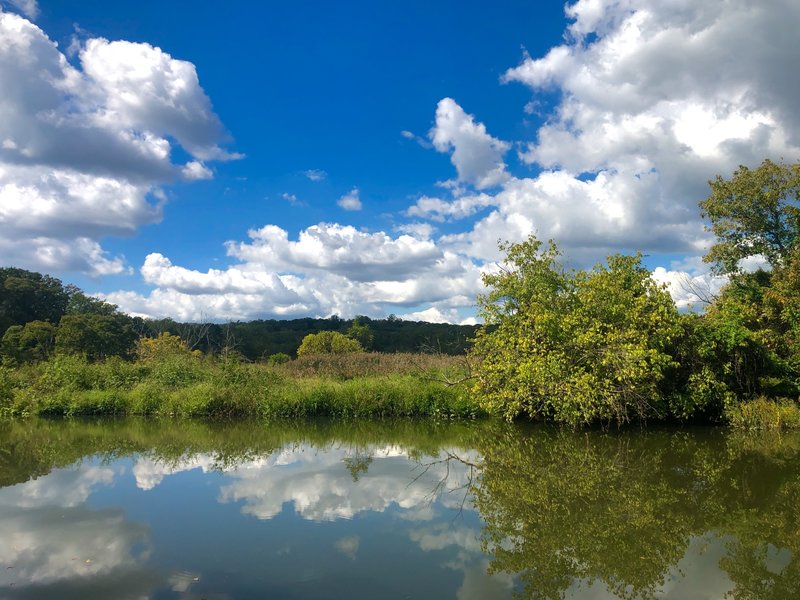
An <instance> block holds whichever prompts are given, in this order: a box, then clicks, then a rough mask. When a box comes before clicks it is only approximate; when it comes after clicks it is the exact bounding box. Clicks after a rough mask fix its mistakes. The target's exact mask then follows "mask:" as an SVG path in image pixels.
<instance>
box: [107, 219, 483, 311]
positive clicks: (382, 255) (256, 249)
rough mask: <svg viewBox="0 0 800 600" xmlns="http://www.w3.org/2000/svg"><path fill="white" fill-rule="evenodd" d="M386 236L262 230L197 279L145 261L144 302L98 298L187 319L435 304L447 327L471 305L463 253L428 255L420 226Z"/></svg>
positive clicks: (332, 227) (329, 229)
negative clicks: (232, 261)
mask: <svg viewBox="0 0 800 600" xmlns="http://www.w3.org/2000/svg"><path fill="white" fill-rule="evenodd" d="M412 229H413V230H414V231H413V233H414V234H415V235H408V234H402V235H399V236H397V237H393V236H391V235H390V234H387V233H385V232H380V231H379V232H375V233H370V232H364V231H359V230H357V229H355V228H354V227H350V226H342V225H337V224H330V223H320V224H318V225H314V226H311V227H308V228H307V229H305V230H303V231H301V232H300V234H299V235H298V238H297V240H290V239H289V234H288V232H287V231H285V230H284V229H281V228H280V227H277V226H275V225H267V226H265V227H262V228H261V229H258V230H253V231H250V238H251V241H250V242H249V243H248V242H229V243H228V244H227V252H228V255H229V256H232V257H234V258H236V259H238V260H239V261H240V262H239V263H238V264H236V265H234V266H231V267H228V268H227V269H224V270H219V269H211V270H209V271H207V272H200V271H196V270H190V269H185V268H183V267H179V266H176V265H173V264H172V262H171V261H170V260H169V259H168V258H167V257H165V256H163V255H161V254H158V253H153V254H150V255H149V256H147V258H146V259H145V262H144V265H143V266H142V268H141V272H142V275H143V277H144V279H145V281H146V282H147V283H149V284H151V285H154V286H157V287H156V289H155V290H153V291H152V292H151V293H150V294H148V295H146V296H145V295H141V294H136V293H131V292H115V293H112V294H107V295H105V296H104V298H105V299H107V300H109V301H111V302H113V303H115V304H117V305H118V306H119V307H120V308H122V309H123V310H125V311H128V312H130V313H133V314H137V315H142V316H150V317H162V316H173V317H180V318H182V319H188V320H199V319H217V320H225V319H242V320H247V319H253V318H270V317H291V316H307V315H314V316H319V317H324V316H329V315H332V314H337V315H340V316H343V317H352V316H355V315H359V314H369V315H376V314H377V315H385V314H388V312H400V313H401V314H402V313H404V312H406V311H409V314H411V316H412V317H413V316H414V314H416V313H413V314H412V313H411V312H410V311H411V308H410V307H415V306H418V305H422V304H426V303H432V302H433V303H438V304H439V308H440V309H441V310H442V311H443V312H441V313H440V314H442V315H450V316H452V317H453V318H454V319H455V320H460V319H459V317H458V311H457V309H458V308H463V307H472V306H473V304H474V302H475V295H476V294H477V293H478V291H479V290H480V289H481V273H482V269H481V267H480V266H478V265H477V264H476V263H475V262H474V261H473V260H471V259H470V258H469V257H467V256H465V255H463V254H457V253H455V252H452V251H449V250H443V249H441V248H438V247H437V246H436V244H435V243H434V242H433V241H431V240H430V239H429V235H430V232H431V230H430V228H426V227H421V228H420V227H414V228H412Z"/></svg>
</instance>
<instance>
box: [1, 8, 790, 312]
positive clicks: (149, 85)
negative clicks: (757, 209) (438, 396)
mask: <svg viewBox="0 0 800 600" xmlns="http://www.w3.org/2000/svg"><path fill="white" fill-rule="evenodd" d="M0 7H1V10H2V11H3V12H0V89H3V90H6V99H5V101H4V102H0V263H3V264H6V265H14V266H20V267H24V268H29V269H34V270H38V271H42V272H48V273H52V274H54V275H56V276H58V277H60V278H62V279H63V280H64V281H68V282H74V283H77V284H78V285H80V286H81V287H83V288H84V289H85V290H87V291H89V292H91V293H95V294H98V295H101V296H102V297H104V298H106V299H108V300H109V301H112V302H114V303H116V304H118V305H119V306H120V307H121V308H122V309H123V310H126V311H128V312H131V313H135V314H141V315H145V316H153V317H161V316H171V317H174V318H176V319H185V320H197V319H214V320H228V319H252V318H273V317H277V318H292V317H299V316H328V315H330V314H339V315H341V316H344V317H350V316H354V315H357V314H367V315H370V316H373V317H381V316H386V315H388V314H396V315H400V316H405V317H407V318H418V319H426V320H437V321H439V320H447V321H452V322H462V321H470V320H472V319H474V315H475V307H474V304H475V295H476V294H477V293H480V292H481V290H482V286H481V280H480V276H481V273H483V272H486V271H491V270H492V269H495V268H497V261H498V260H499V259H500V258H501V256H500V254H499V253H498V251H497V241H498V240H500V239H509V240H514V241H516V240H521V239H524V238H525V237H526V236H527V235H529V234H531V233H534V234H536V235H538V236H539V237H540V238H545V239H546V238H551V237H552V238H555V239H556V240H557V241H558V242H559V244H560V245H561V247H562V248H563V250H564V252H565V254H566V255H567V257H569V260H570V261H571V262H572V263H573V264H575V265H578V266H586V265H590V264H592V263H594V262H596V261H598V260H602V259H603V257H604V256H606V255H607V254H609V253H612V252H631V251H635V250H641V251H642V252H644V253H646V254H647V255H648V257H647V262H648V266H650V267H651V268H653V269H655V276H656V277H657V278H658V279H659V281H663V282H664V283H666V284H667V285H669V286H670V291H671V292H672V293H673V296H674V297H675V298H676V301H678V302H679V304H681V305H682V306H686V305H688V304H691V303H693V302H696V300H697V299H696V298H694V297H693V296H692V294H691V290H690V288H691V286H689V285H687V282H691V283H693V284H694V285H697V286H711V287H712V288H713V287H715V286H719V285H720V283H721V282H720V281H718V280H715V279H714V278H712V277H711V276H710V274H709V273H708V269H707V268H706V267H705V265H703V264H702V262H701V261H700V258H699V257H700V256H702V254H703V253H704V251H705V248H707V246H708V244H709V237H708V234H707V232H705V230H704V227H703V223H702V221H701V219H700V215H699V211H698V210H697V202H698V201H699V200H701V199H702V198H703V197H704V196H705V195H706V190H707V183H706V182H707V181H708V179H710V178H712V177H714V176H715V175H716V174H723V175H728V174H730V173H731V172H732V171H733V169H735V168H736V166H738V165H739V164H747V165H756V164H758V163H759V162H761V160H763V159H764V158H767V157H770V158H775V159H781V158H783V159H785V160H790V161H795V160H797V159H798V157H799V156H800V151H799V149H800V139H798V134H797V132H798V131H800V127H798V125H800V108H798V107H800V84H798V83H797V82H796V81H795V80H794V78H793V77H789V76H787V73H794V71H795V70H796V64H798V61H799V60H800V50H799V49H798V45H797V44H796V35H795V32H796V31H797V28H798V26H800V7H798V5H797V3H796V2H793V1H790V0H769V1H765V2H761V3H758V4H756V5H753V3H752V2H745V1H741V2H738V1H734V2H722V1H719V2H716V1H709V2H704V3H697V2H693V1H689V0H671V1H670V2H662V1H657V0H621V1H620V0H616V1H613V2H612V1H610V0H581V1H579V2H570V3H567V4H566V5H563V4H561V3H560V2H533V1H529V2H512V1H508V2H500V3H494V4H493V5H490V4H489V3H486V2H477V1H475V2H463V1H461V2H435V3H434V2H338V3H331V2H288V3H287V2H281V3H278V2H259V3H255V2H226V3H210V2H191V3H190V2H163V1H162V2H143V1H137V2H126V1H115V2H100V1H85V0H82V1H80V2H77V1H75V2H70V1H64V0H60V1H53V2H45V1H39V2H36V1H34V0H2V1H0Z"/></svg>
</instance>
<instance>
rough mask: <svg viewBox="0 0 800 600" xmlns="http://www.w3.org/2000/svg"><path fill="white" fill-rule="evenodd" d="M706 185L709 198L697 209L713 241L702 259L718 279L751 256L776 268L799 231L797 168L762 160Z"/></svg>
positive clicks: (799, 169) (799, 181) (799, 177)
mask: <svg viewBox="0 0 800 600" xmlns="http://www.w3.org/2000/svg"><path fill="white" fill-rule="evenodd" d="M709 185H710V186H711V194H710V195H709V196H708V198H706V199H705V200H703V201H702V202H700V208H701V209H702V211H703V216H704V217H707V218H708V219H709V221H710V222H711V231H712V232H713V233H714V235H716V237H717V241H716V242H715V243H714V245H713V246H712V247H711V249H710V250H709V252H708V254H706V256H705V257H704V260H705V261H706V262H710V263H712V264H713V265H714V269H715V270H716V271H717V272H718V273H724V274H725V273H737V272H738V271H739V265H740V261H741V260H743V259H745V258H749V257H751V256H755V255H762V256H763V257H764V258H766V260H767V261H768V262H769V263H770V264H771V265H773V266H776V265H779V264H782V263H783V262H784V261H785V259H786V258H787V256H788V255H789V253H790V252H791V251H792V248H793V247H794V245H795V243H796V240H797V235H798V232H800V163H796V164H784V163H775V162H773V161H771V160H765V161H764V162H763V163H761V165H759V166H758V167H756V168H755V169H750V168H748V167H745V166H741V167H739V168H738V169H737V170H736V171H735V172H734V174H733V176H732V177H731V178H730V179H724V178H722V177H721V176H717V178H716V179H714V180H712V181H710V182H709Z"/></svg>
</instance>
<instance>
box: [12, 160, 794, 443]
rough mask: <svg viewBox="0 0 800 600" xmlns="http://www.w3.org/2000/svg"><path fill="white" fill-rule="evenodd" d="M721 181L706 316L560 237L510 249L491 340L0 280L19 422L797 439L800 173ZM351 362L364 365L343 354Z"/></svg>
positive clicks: (403, 325)
mask: <svg viewBox="0 0 800 600" xmlns="http://www.w3.org/2000/svg"><path fill="white" fill-rule="evenodd" d="M710 185H711V194H710V195H709V197H708V198H707V199H705V200H704V201H702V202H701V203H700V207H701V209H702V211H703V214H704V215H705V216H707V217H708V219H709V221H710V230H711V231H712V232H713V233H714V234H715V235H716V237H717V241H716V243H715V244H714V245H713V246H712V247H711V248H710V250H709V252H708V254H707V255H706V256H705V257H704V258H705V260H706V261H707V262H709V263H712V264H713V269H714V271H715V272H716V273H717V274H720V275H724V276H725V277H727V279H728V283H727V285H726V286H725V287H724V288H723V289H722V291H721V292H720V294H719V295H718V296H717V297H715V298H710V299H709V306H707V307H706V310H705V312H704V313H703V314H681V313H679V312H678V310H677V308H676V307H675V304H674V302H673V301H672V299H671V297H670V295H669V294H668V292H667V291H666V289H664V288H663V287H661V286H659V285H658V284H656V283H655V281H654V280H653V279H652V277H651V274H650V272H649V271H648V270H647V269H646V268H645V267H644V266H643V265H642V256H641V255H640V254H636V255H633V256H624V255H614V256H610V257H608V259H607V260H606V262H605V263H603V264H598V265H596V266H594V267H593V268H591V269H567V268H566V267H565V266H564V265H563V264H562V259H561V255H560V252H559V251H558V248H557V247H556V245H555V243H554V242H552V241H551V242H549V243H548V244H546V245H545V244H543V243H542V242H541V241H539V240H537V239H536V238H534V237H531V238H529V239H528V240H526V241H524V242H522V243H518V244H506V245H502V246H501V248H502V249H503V250H504V251H505V252H506V258H505V262H504V264H503V265H502V266H501V269H500V270H499V271H497V272H494V273H491V272H490V273H488V274H486V275H485V276H484V282H485V284H486V286H487V288H488V292H487V293H486V294H485V295H482V296H480V297H479V298H478V303H479V307H480V311H481V315H482V317H483V319H484V325H483V326H481V327H479V328H465V327H458V326H453V325H439V324H431V323H408V322H405V321H402V320H400V319H397V318H395V317H390V318H388V319H386V320H382V321H377V320H371V319H369V318H367V317H358V318H356V319H353V320H352V321H345V320H343V319H340V318H338V317H331V318H329V319H298V320H295V321H285V322H278V321H254V322H252V323H229V324H227V325H217V324H209V323H205V324H179V323H175V322H174V321H169V320H165V321H147V320H143V319H139V318H131V317H129V316H127V315H124V314H122V313H120V312H119V311H118V310H117V309H116V307H115V306H113V305H110V304H108V303H106V302H103V301H101V300H97V299H95V298H91V297H88V296H86V295H85V294H83V293H82V292H81V291H80V290H78V289H77V288H75V287H73V286H62V284H61V282H60V281H58V280H57V279H54V278H52V277H49V276H46V275H40V274H38V273H31V272H28V271H24V270H22V269H14V268H5V269H0V293H1V294H2V295H0V325H2V326H3V327H4V328H3V329H2V331H3V336H2V340H1V341H0V359H1V360H2V365H3V366H4V367H7V368H6V369H4V370H3V371H2V373H3V375H2V377H3V380H2V382H0V398H2V399H3V400H2V402H3V403H4V404H3V410H4V411H5V412H7V413H11V414H29V413H30V414H85V413H92V412H97V413H115V414H116V413H118V414H159V415H170V414H176V415H177V414H181V415H182V414H187V415H232V414H248V415H250V414H253V415H285V416H289V415H306V414H314V413H319V414H340V415H366V414H375V415H382V416H386V415H417V414H420V415H422V414H424V415H430V414H435V415H439V414H453V415H458V416H468V415H474V414H477V412H478V409H477V407H478V406H480V407H481V410H483V411H485V412H487V413H490V414H495V415H500V416H502V417H504V418H506V419H514V418H518V417H524V418H529V419H536V420H547V421H555V422H557V423H563V424H567V425H570V426H573V427H574V426H582V425H594V424H602V425H607V424H612V423H613V424H617V425H623V424H625V423H629V422H631V421H635V422H644V421H672V422H674V421H678V422H713V423H722V422H729V423H731V424H732V425H734V426H736V427H744V428H771V427H776V426H778V427H782V428H785V427H798V426H800V418H798V417H797V414H798V412H800V408H798V405H797V399H798V397H800V244H798V241H797V240H798V234H800V164H794V165H788V164H777V163H773V162H771V161H764V163H762V164H761V165H760V166H759V167H757V168H755V169H748V168H746V167H741V168H740V169H738V170H737V171H736V172H735V173H734V174H733V176H732V177H731V178H730V179H729V180H725V179H723V178H721V177H718V178H717V179H716V180H714V181H711V182H710ZM747 264H760V265H761V268H758V269H756V270H752V269H750V270H748V269H745V265H747ZM468 339H469V340H470V341H473V340H474V344H473V345H472V347H471V348H469V358H468V360H466V361H463V366H462V367H461V369H460V370H459V371H458V372H453V371H452V369H451V367H450V366H445V367H441V366H438V365H429V367H428V368H427V370H426V369H419V368H417V366H416V365H417V364H418V363H419V362H421V361H424V360H426V359H423V358H421V356H422V355H420V354H414V355H412V354H405V355H403V358H402V360H404V361H405V363H404V364H402V365H400V364H398V363H397V361H396V360H395V361H394V363H392V364H393V366H392V368H391V369H390V372H388V373H375V372H374V369H373V367H374V366H375V365H384V366H385V365H387V364H389V362H391V360H390V359H387V358H385V357H384V354H385V353H386V352H397V351H398V350H411V351H414V352H417V353H419V352H420V351H421V350H422V351H435V352H436V354H437V356H439V357H440V358H442V360H443V361H444V357H445V355H448V354H458V353H462V352H465V351H466V350H467V349H468V348H467V346H468ZM365 349H370V350H374V351H375V353H373V354H368V353H364V350H365ZM349 354H353V355H357V356H359V357H360V358H359V359H357V360H349V359H346V358H341V357H342V356H347V355H349ZM293 356H296V357H297V358H296V359H295V360H292V357H293ZM445 362H446V361H445ZM247 363H249V364H247ZM470 363H471V364H474V365H475V367H476V368H475V371H474V372H473V371H471V370H470V369H469V368H468V365H469V364H470ZM443 364H444V363H443ZM359 369H360V370H359ZM62 371H64V372H65V373H67V372H69V373H72V375H70V376H69V377H67V378H66V379H64V377H62V375H61V374H60V373H61V372H62ZM445 371H447V372H445ZM110 373H113V375H109V374H110ZM473 375H474V378H475V379H474V384H473V385H472V386H471V394H468V393H467V391H465V390H466V388H465V385H466V384H465V382H466V381H468V380H470V379H472V378H473ZM70 377H73V378H72V379H70ZM776 424H777V425H776Z"/></svg>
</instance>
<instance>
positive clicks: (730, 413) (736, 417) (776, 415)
mask: <svg viewBox="0 0 800 600" xmlns="http://www.w3.org/2000/svg"><path fill="white" fill-rule="evenodd" d="M726 416H727V418H728V422H729V423H730V425H731V426H732V427H734V428H735V429H741V430H747V431H777V430H781V429H798V428H800V407H798V406H797V403H796V402H793V401H791V400H772V399H769V398H763V397H761V398H756V399H754V400H751V401H750V402H743V403H741V404H736V405H734V406H732V407H730V408H729V409H728V410H727V411H726Z"/></svg>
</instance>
